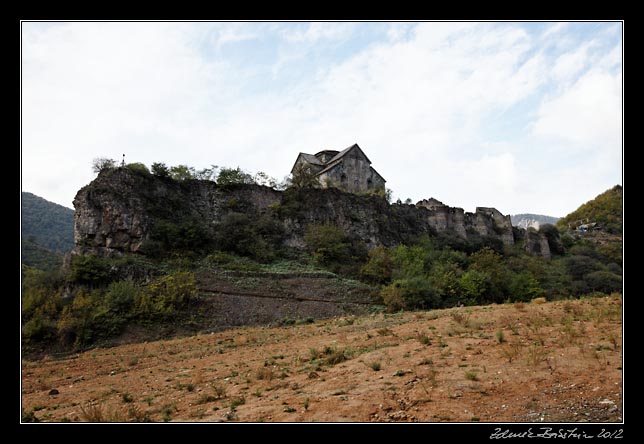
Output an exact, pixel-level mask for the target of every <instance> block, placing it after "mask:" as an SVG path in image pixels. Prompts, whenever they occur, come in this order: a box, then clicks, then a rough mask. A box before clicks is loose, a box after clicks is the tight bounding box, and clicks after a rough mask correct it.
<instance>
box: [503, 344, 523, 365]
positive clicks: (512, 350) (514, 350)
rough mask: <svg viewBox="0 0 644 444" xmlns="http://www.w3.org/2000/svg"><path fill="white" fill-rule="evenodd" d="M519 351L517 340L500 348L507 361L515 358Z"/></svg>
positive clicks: (519, 346)
mask: <svg viewBox="0 0 644 444" xmlns="http://www.w3.org/2000/svg"><path fill="white" fill-rule="evenodd" d="M520 351H521V345H520V344H519V343H518V342H514V343H512V344H508V345H507V346H505V347H503V350H501V354H503V356H504V357H506V358H508V362H512V361H513V360H514V358H516V357H517V356H518V355H519V352H520Z"/></svg>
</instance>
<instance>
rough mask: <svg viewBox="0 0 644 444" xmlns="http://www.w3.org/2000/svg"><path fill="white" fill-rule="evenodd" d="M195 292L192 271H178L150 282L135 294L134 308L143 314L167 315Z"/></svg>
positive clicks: (183, 304) (195, 285)
mask: <svg viewBox="0 0 644 444" xmlns="http://www.w3.org/2000/svg"><path fill="white" fill-rule="evenodd" d="M196 294H197V283H196V281H195V275H194V273H191V272H188V271H178V272H175V273H172V274H169V275H167V276H163V277H162V278H160V279H157V280H155V281H154V282H152V283H150V284H149V285H148V286H147V287H146V288H143V289H142V290H141V291H140V292H138V293H136V294H135V301H134V303H135V308H136V311H137V313H138V314H140V315H143V316H149V317H153V316H169V315H172V314H173V313H174V311H175V310H176V309H179V308H181V307H183V306H185V305H187V303H188V302H189V301H190V299H192V298H193V297H194V296H195V295H196Z"/></svg>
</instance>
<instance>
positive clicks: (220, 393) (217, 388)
mask: <svg viewBox="0 0 644 444" xmlns="http://www.w3.org/2000/svg"><path fill="white" fill-rule="evenodd" d="M212 389H213V391H214V392H215V396H216V399H223V398H225V397H226V387H224V386H223V385H220V384H216V383H213V384H212Z"/></svg>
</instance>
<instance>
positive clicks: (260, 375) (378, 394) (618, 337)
mask: <svg viewBox="0 0 644 444" xmlns="http://www.w3.org/2000/svg"><path fill="white" fill-rule="evenodd" d="M621 303H622V300H621V298H619V297H617V298H615V297H613V298H600V299H585V300H574V301H558V302H551V303H546V304H521V305H518V304H517V305H510V304H505V305H493V306H485V307H468V308H456V309H449V310H434V311H431V312H415V313H399V314H394V315H384V314H381V315H371V316H363V317H345V318H340V319H333V320H327V321H318V322H314V323H312V324H305V325H295V326H292V327H288V328H284V327H282V328H267V327H245V328H241V329H234V330H228V331H225V332H220V333H214V334H202V335H198V336H192V337H189V338H181V339H174V340H170V341H159V342H146V343H139V344H131V345H125V346H120V347H117V348H112V349H101V348H97V349H94V350H91V351H88V352H85V353H80V354H77V355H74V356H71V357H69V358H68V359H45V360H42V361H24V363H23V379H22V408H23V412H24V413H23V415H27V417H28V415H29V414H31V415H32V416H33V417H35V418H37V419H39V420H41V421H64V420H65V421H73V422H76V421H158V422H160V421H187V422H193V421H209V422H221V421H267V422H278V421H291V422H300V421H301V422H312V421H318V422H319V421H365V422H369V421H377V422H390V421H405V422H406V421H425V422H455V421H458V422H470V421H472V422H474V421H481V422H528V423H529V422H543V421H545V422H588V421H592V422H604V421H605V422H617V421H621V420H622V396H623V395H622V393H623V392H622V363H621V360H622V346H621V343H622V322H621V314H622V304H621ZM499 332H501V333H499ZM499 338H503V340H501V339H499ZM53 389H55V391H54V390H53ZM50 390H51V392H50ZM52 393H54V394H52Z"/></svg>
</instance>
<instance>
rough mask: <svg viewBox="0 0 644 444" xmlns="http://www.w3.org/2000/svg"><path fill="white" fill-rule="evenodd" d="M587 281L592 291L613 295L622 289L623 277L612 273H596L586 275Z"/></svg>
mask: <svg viewBox="0 0 644 444" xmlns="http://www.w3.org/2000/svg"><path fill="white" fill-rule="evenodd" d="M585 281H586V283H587V285H588V287H589V288H590V289H591V290H592V291H600V292H602V293H612V292H613V291H621V289H622V277H621V276H620V275H618V274H614V273H611V272H610V271H594V272H592V273H589V274H588V275H586V277H585Z"/></svg>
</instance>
